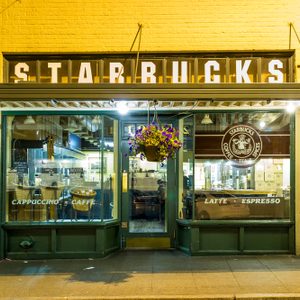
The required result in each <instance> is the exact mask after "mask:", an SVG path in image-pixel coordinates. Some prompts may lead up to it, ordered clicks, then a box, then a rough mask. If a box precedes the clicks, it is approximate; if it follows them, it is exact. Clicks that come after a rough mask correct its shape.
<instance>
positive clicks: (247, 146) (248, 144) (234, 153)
mask: <svg viewBox="0 0 300 300" xmlns="http://www.w3.org/2000/svg"><path fill="white" fill-rule="evenodd" d="M221 148H222V152H223V154H224V156H225V157H226V158H227V159H228V160H230V161H232V163H233V165H235V166H237V167H249V166H251V165H253V164H255V162H256V161H257V159H258V158H259V156H260V154H261V151H262V140H261V137H260V135H259V133H258V132H257V131H256V130H255V129H254V128H253V127H251V126H249V125H234V126H232V127H230V128H229V129H228V130H227V131H226V132H225V134H224V136H223V138H222V142H221Z"/></svg>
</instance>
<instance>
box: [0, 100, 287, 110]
mask: <svg viewBox="0 0 300 300" xmlns="http://www.w3.org/2000/svg"><path fill="white" fill-rule="evenodd" d="M155 103H156V104H155V106H156V108H157V109H159V110H200V109H201V110H203V109H212V108H214V109H247V108H261V109H271V108H285V107H286V106H287V105H288V103H289V101H282V100H280V101H279V100H274V101H267V100H259V101H253V100H252V101H247V100H243V101H241V100H239V101H238V100H236V101H213V100H199V101H188V100H185V101H178V100H176V101H172V100H169V101H166V100H161V101H160V100H157V101H155ZM153 105H154V101H153V100H138V101H136V100H130V101H128V102H127V106H128V108H129V109H132V110H147V109H148V107H149V106H150V107H153ZM0 108H4V109H5V108H6V109H38V108H43V109H45V108H47V109H54V108H56V109H57V108H59V109H99V110H117V109H118V101H112V100H102V101H95V100H84V101H83V100H81V101H75V100H74V101H71V100H56V99H53V100H50V101H49V100H47V101H0Z"/></svg>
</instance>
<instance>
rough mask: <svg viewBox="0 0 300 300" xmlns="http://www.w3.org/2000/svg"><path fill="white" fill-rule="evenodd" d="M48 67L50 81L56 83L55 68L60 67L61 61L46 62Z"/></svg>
mask: <svg viewBox="0 0 300 300" xmlns="http://www.w3.org/2000/svg"><path fill="white" fill-rule="evenodd" d="M48 68H49V69H51V83H57V70H58V69H59V68H61V63H59V62H56V63H55V62H54V63H48Z"/></svg>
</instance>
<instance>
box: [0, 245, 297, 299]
mask: <svg viewBox="0 0 300 300" xmlns="http://www.w3.org/2000/svg"><path fill="white" fill-rule="evenodd" d="M0 299H1V300H3V299H5V300H6V299H14V300H17V299H18V300H19V299H20V300H21V299H22V300H29V299H43V300H48V299H56V300H61V299H64V300H68V299H70V300H75V299H76V300H79V299H84V300H88V299H89V300H98V299H101V300H102V299H103V300H104V299H105V300H106V299H126V300H129V299H130V300H134V299H140V300H142V299H143V300H146V299H153V300H154V299H155V300H160V299H174V300H175V299H202V300H204V299H226V300H229V299H230V300H232V299H243V300H250V299H256V300H258V299H300V257H296V256H290V255H280V256H275V255H261V256H196V257H195V256H193V257H192V256H187V255H185V254H183V253H181V252H179V251H175V250H170V251H122V252H119V253H116V254H113V255H111V256H109V257H107V258H104V259H86V260H45V261H32V260H31V261H9V260H2V261H0Z"/></svg>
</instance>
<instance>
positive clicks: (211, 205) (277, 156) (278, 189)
mask: <svg viewBox="0 0 300 300" xmlns="http://www.w3.org/2000/svg"><path fill="white" fill-rule="evenodd" d="M209 120H210V121H209ZM289 128H290V116H289V115H288V114H287V113H283V112H276V113H275V112H274V113H273V112H270V113H268V112H258V113H256V112H253V113H246V112H237V113H214V114H198V115H197V117H196V135H195V141H196V144H195V158H196V159H195V179H194V184H195V218H196V219H288V218H289V216H290V215H289V207H290V129H289Z"/></svg>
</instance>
